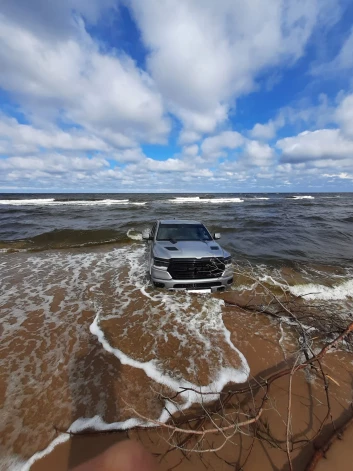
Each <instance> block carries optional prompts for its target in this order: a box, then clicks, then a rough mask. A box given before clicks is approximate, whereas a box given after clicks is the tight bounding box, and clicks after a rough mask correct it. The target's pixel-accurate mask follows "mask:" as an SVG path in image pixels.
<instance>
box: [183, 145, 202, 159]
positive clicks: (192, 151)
mask: <svg viewBox="0 0 353 471" xmlns="http://www.w3.org/2000/svg"><path fill="white" fill-rule="evenodd" d="M198 153H199V146H198V145H197V144H194V145H192V146H185V147H183V150H182V154H183V155H186V156H191V157H194V156H196V155H197V154H198Z"/></svg>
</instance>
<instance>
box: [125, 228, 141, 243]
mask: <svg viewBox="0 0 353 471" xmlns="http://www.w3.org/2000/svg"><path fill="white" fill-rule="evenodd" d="M126 235H127V236H128V237H129V238H130V239H132V240H142V233H141V232H138V231H135V229H134V228H133V227H132V228H131V229H129V230H128V231H127V233H126Z"/></svg>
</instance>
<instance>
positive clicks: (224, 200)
mask: <svg viewBox="0 0 353 471" xmlns="http://www.w3.org/2000/svg"><path fill="white" fill-rule="evenodd" d="M167 201H168V202H170V203H179V204H183V203H213V204H217V203H218V204H221V203H243V202H244V200H242V199H240V198H200V197H199V196H188V197H183V196H181V197H176V198H173V199H169V200H167Z"/></svg>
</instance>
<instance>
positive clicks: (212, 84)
mask: <svg viewBox="0 0 353 471" xmlns="http://www.w3.org/2000/svg"><path fill="white" fill-rule="evenodd" d="M328 3H329V4H330V5H331V4H332V1H331V0H326V1H325V0H322V1H320V2H319V1H317V0H301V1H299V2H292V1H288V0H281V1H279V0H268V1H266V2H264V1H262V0H253V1H251V2H244V1H242V0H233V1H229V0H219V1H218V2H214V0H195V1H193V2H190V1H188V0H170V1H168V2H160V1H159V0H150V1H148V2H147V1H145V0H132V2H130V3H129V5H132V8H133V11H134V15H135V18H136V20H137V23H138V25H139V27H140V29H141V31H142V37H143V40H144V42H145V44H146V46H147V47H148V49H149V50H150V51H151V53H150V55H149V57H148V60H147V63H148V67H149V70H150V71H151V74H152V76H153V78H154V79H155V81H156V83H157V84H158V87H159V90H160V91H161V92H162V94H163V96H164V97H165V99H166V101H167V103H168V107H169V109H170V110H171V111H172V112H173V113H175V115H176V116H178V117H179V118H180V119H181V120H182V121H183V123H184V125H185V127H186V128H187V129H188V130H191V131H196V132H199V133H205V132H206V133H207V132H212V131H214V129H215V128H216V126H217V125H218V124H219V123H221V122H223V121H224V120H225V119H226V118H227V114H228V110H229V107H230V106H232V107H233V106H234V99H235V98H237V97H239V96H240V95H242V94H244V93H247V92H249V91H250V90H252V89H253V88H254V86H255V81H256V77H257V75H258V74H259V72H261V71H262V70H265V69H267V68H268V67H270V66H275V65H278V64H279V63H283V62H284V63H289V64H291V63H293V61H295V60H297V59H298V58H299V57H301V55H302V54H303V52H304V49H305V45H306V43H307V41H308V39H309V37H310V35H311V33H312V31H313V29H314V27H315V25H316V24H317V22H320V21H323V16H325V15H326V16H327V14H329V12H327V9H326V7H327V4H328ZM322 12H325V15H321V13H322ZM326 16H325V17H326Z"/></svg>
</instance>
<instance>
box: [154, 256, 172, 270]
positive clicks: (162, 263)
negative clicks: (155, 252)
mask: <svg viewBox="0 0 353 471" xmlns="http://www.w3.org/2000/svg"><path fill="white" fill-rule="evenodd" d="M153 264H154V265H155V266H156V267H165V268H168V266H169V260H168V259H166V258H159V257H154V262H153Z"/></svg>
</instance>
